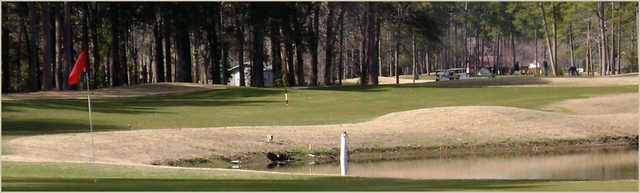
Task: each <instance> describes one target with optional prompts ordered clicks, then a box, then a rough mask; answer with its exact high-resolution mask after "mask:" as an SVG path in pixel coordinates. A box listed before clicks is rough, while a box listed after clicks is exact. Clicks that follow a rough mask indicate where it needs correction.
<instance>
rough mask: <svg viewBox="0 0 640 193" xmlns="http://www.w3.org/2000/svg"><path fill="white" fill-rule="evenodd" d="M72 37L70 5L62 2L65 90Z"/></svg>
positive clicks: (70, 60)
mask: <svg viewBox="0 0 640 193" xmlns="http://www.w3.org/2000/svg"><path fill="white" fill-rule="evenodd" d="M72 37H73V34H72V31H71V5H70V4H69V2H64V62H65V67H64V68H65V71H64V72H63V75H64V76H63V80H64V85H63V86H64V87H65V88H66V89H65V90H67V89H69V84H68V82H67V81H68V80H67V79H68V76H69V72H70V71H71V70H70V69H71V67H73V56H72V53H73V44H72V42H73V41H72V40H71V38H72Z"/></svg>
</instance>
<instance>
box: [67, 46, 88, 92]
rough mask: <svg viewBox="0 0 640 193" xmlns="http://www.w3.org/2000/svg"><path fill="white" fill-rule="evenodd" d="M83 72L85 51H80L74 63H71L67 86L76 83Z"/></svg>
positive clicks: (85, 59)
mask: <svg viewBox="0 0 640 193" xmlns="http://www.w3.org/2000/svg"><path fill="white" fill-rule="evenodd" d="M83 72H87V51H82V53H80V55H79V56H78V59H77V60H76V64H75V65H73V70H71V74H69V86H72V85H74V84H76V83H78V79H80V75H81V74H82V73H83Z"/></svg>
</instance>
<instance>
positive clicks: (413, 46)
mask: <svg viewBox="0 0 640 193" xmlns="http://www.w3.org/2000/svg"><path fill="white" fill-rule="evenodd" d="M411 50H412V54H411V61H412V62H411V63H412V64H413V66H412V67H411V80H413V83H416V57H417V56H416V32H415V30H412V31H411Z"/></svg>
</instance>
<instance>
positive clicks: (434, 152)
mask: <svg viewBox="0 0 640 193" xmlns="http://www.w3.org/2000/svg"><path fill="white" fill-rule="evenodd" d="M637 148H638V135H632V136H616V137H611V136H607V137H601V138H595V139H572V140H549V141H531V142H513V143H510V142H502V143H492V144H476V145H471V144H460V145H449V146H435V147H434V146H429V147H425V146H398V147H389V148H355V149H350V150H349V161H350V162H355V163H358V162H377V161H393V160H417V159H443V158H455V157H466V156H475V157H494V156H515V155H541V154H571V153H581V152H590V151H623V150H633V149H635V150H637ZM267 153H269V152H247V153H240V154H236V155H234V156H231V157H223V156H212V157H201V158H185V159H177V160H162V161H160V160H158V161H154V162H152V163H151V164H152V165H166V166H175V167H197V168H234V167H235V168H243V169H254V170H264V169H268V168H269V167H272V166H274V164H278V165H280V166H290V167H295V166H300V165H306V164H333V163H338V162H339V149H338V148H333V149H331V150H328V151H312V152H308V151H307V152H302V151H284V152H272V153H277V154H283V155H287V156H289V157H291V158H292V160H290V161H288V162H279V163H273V162H271V161H270V160H268V159H267V156H266V154H267Z"/></svg>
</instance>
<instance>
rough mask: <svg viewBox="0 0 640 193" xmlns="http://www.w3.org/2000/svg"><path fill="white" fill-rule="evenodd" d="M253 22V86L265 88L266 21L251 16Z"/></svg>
mask: <svg viewBox="0 0 640 193" xmlns="http://www.w3.org/2000/svg"><path fill="white" fill-rule="evenodd" d="M251 17H252V19H251V20H253V22H251V23H252V25H253V41H252V45H253V48H252V50H253V51H252V52H251V59H252V60H251V63H252V65H251V86H253V87H264V77H263V72H264V71H263V70H264V69H263V64H264V54H263V53H264V36H265V35H264V31H265V29H264V28H265V26H264V21H263V18H259V17H260V16H256V15H251Z"/></svg>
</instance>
